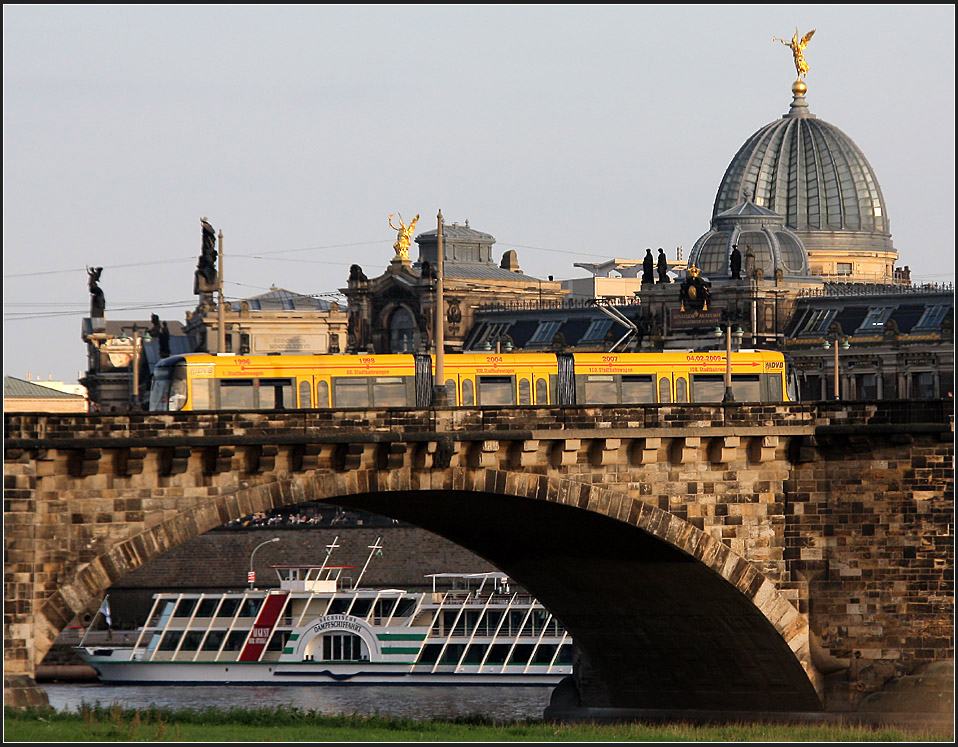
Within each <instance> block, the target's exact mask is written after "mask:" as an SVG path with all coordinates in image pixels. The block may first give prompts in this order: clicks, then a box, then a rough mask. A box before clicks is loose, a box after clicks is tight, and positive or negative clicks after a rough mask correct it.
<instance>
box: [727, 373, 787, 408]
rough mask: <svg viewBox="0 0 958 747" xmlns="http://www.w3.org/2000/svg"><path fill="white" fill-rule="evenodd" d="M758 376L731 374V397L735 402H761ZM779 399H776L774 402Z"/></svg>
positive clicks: (760, 386)
mask: <svg viewBox="0 0 958 747" xmlns="http://www.w3.org/2000/svg"><path fill="white" fill-rule="evenodd" d="M760 379H761V377H760V376H759V375H758V374H732V396H733V397H735V401H736V402H761V401H763V400H765V399H767V398H766V397H762V382H761V380H760ZM779 399H781V397H780V396H779V397H777V398H776V401H777V400H779Z"/></svg>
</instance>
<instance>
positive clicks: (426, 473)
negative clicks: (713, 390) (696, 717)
mask: <svg viewBox="0 0 958 747" xmlns="http://www.w3.org/2000/svg"><path fill="white" fill-rule="evenodd" d="M310 500H320V501H329V502H331V503H336V504H340V505H345V506H351V507H355V508H361V509H365V510H369V511H374V512H376V513H379V514H382V515H385V516H389V517H393V518H396V519H402V520H405V521H409V522H410V523H413V524H416V525H417V526H420V527H422V528H424V529H427V530H429V531H432V532H434V533H436V534H438V535H440V536H443V537H446V538H447V539H450V540H452V541H454V542H456V543H457V544H460V545H462V546H463V547H466V548H467V549H469V550H471V551H473V552H474V553H476V554H477V555H480V556H481V557H484V558H485V559H487V560H488V561H489V562H491V563H492V564H494V565H496V566H497V567H499V568H501V569H502V570H504V571H505V572H507V573H509V574H510V575H512V576H513V577H515V578H516V579H517V580H518V581H519V582H520V583H522V584H523V585H524V586H526V587H527V588H529V589H530V591H532V592H533V593H534V594H535V595H536V596H537V597H538V598H539V599H540V600H541V601H542V602H543V603H544V604H545V605H546V606H547V607H549V609H550V610H551V611H552V612H553V613H554V614H556V616H557V617H559V619H561V620H563V622H564V623H565V624H566V626H567V627H569V629H570V630H571V632H572V634H573V636H574V638H575V639H576V641H577V642H578V643H579V645H580V646H581V648H582V649H583V651H584V652H585V658H583V659H581V660H580V661H579V663H578V666H577V677H578V678H580V680H581V679H583V678H586V679H588V680H589V683H588V685H589V686H588V688H586V689H587V691H588V693H589V695H588V698H590V700H589V701H588V702H585V701H583V702H582V705H585V706H594V707H617V706H623V707H631V708H634V707H636V704H641V705H640V707H648V708H663V707H685V708H717V709H735V710H748V709H764V710H809V709H817V708H820V707H821V694H822V691H823V682H822V680H821V676H820V675H819V673H818V671H817V670H816V668H815V666H814V664H813V663H812V658H811V652H810V641H809V628H808V621H807V620H806V618H805V617H804V616H803V615H802V614H800V613H799V611H798V610H796V609H795V607H794V606H793V605H792V604H791V603H790V602H789V601H788V599H787V598H786V597H785V596H784V595H783V594H782V593H781V591H780V590H779V589H778V588H777V587H776V585H775V583H774V582H773V581H771V580H770V579H769V578H767V577H765V576H764V575H763V574H762V573H761V572H760V571H759V570H758V569H757V568H756V567H755V566H754V565H753V564H751V563H749V562H748V561H747V560H745V559H744V558H742V557H741V556H739V555H737V554H736V553H735V552H733V551H732V550H731V549H730V548H729V547H728V546H727V545H726V544H724V543H723V542H722V541H721V540H719V539H717V538H715V537H713V536H712V535H710V534H708V533H706V532H704V531H702V530H699V529H698V528H696V527H695V526H693V525H692V524H690V523H689V522H687V521H685V520H684V519H682V518H681V517H679V516H676V515H674V514H671V513H669V512H667V511H665V510H663V509H660V508H657V507H655V506H652V505H649V504H647V503H644V502H642V501H641V500H638V499H634V498H632V497H630V496H628V495H627V494H625V493H624V492H621V491H617V490H615V489H609V488H605V487H601V486H597V485H592V484H588V483H584V482H579V481H576V480H573V479H568V478H565V477H561V476H555V475H541V474H534V473H525V472H510V471H504V470H498V469H483V468H478V469H476V468H464V467H446V468H438V469H432V470H420V469H415V468H412V467H402V468H398V469H393V470H381V469H376V468H373V467H358V468H354V469H350V470H349V471H342V472H337V471H334V470H312V471H305V472H302V473H285V474H281V475H279V476H277V475H276V474H275V473H271V474H266V475H242V476H237V477H236V478H235V479H234V482H233V484H232V485H229V484H223V485H221V486H220V490H219V491H218V492H217V494H216V495H213V496H211V497H204V498H203V499H202V501H201V502H199V503H197V504H196V505H195V506H194V507H193V508H191V509H188V510H184V511H182V512H179V513H177V514H176V515H175V516H172V517H170V518H168V519H165V520H163V521H160V522H159V523H157V524H155V525H153V526H151V527H150V528H148V529H146V530H145V531H143V532H141V533H139V534H138V535H136V536H133V537H130V538H128V539H126V540H124V541H121V542H118V543H117V544H115V545H114V546H112V547H109V548H104V551H103V552H102V553H101V554H99V555H98V557H96V558H95V559H94V560H93V561H92V562H90V563H88V564H86V565H84V566H83V567H82V568H81V569H80V570H79V571H78V572H77V573H76V574H75V576H74V577H73V578H72V579H69V580H68V581H67V583H65V584H63V585H62V586H61V587H60V588H59V589H58V590H57V591H55V592H54V593H53V594H52V595H51V597H50V598H49V599H48V600H47V602H46V603H45V604H44V605H43V606H42V607H41V609H40V614H39V615H38V616H37V625H38V626H40V625H46V626H48V630H47V631H46V635H40V636H38V640H42V639H46V640H48V641H50V642H51V643H52V641H53V640H55V638H56V635H57V634H58V633H59V631H60V630H62V629H63V628H64V627H65V626H66V625H67V624H69V622H70V620H72V619H73V617H74V616H75V615H77V614H81V613H82V612H83V611H85V610H87V609H90V608H91V607H93V606H95V604H96V603H97V602H98V600H99V598H100V597H101V596H102V594H103V593H104V592H105V591H106V589H108V588H109V586H110V585H111V584H112V583H114V582H115V581H116V580H118V579H119V578H121V577H122V576H124V575H126V574H127V573H129V572H131V571H133V570H136V568H138V567H140V566H142V565H143V564H144V563H145V562H147V561H149V560H150V559H152V558H154V557H156V556H158V555H160V554H162V553H163V552H165V551H167V550H169V549H171V548H172V547H174V546H176V545H179V544H181V543H183V542H185V541H186V540H188V539H191V538H193V537H195V536H198V535H200V534H203V533H205V532H206V531H209V530H211V529H213V528H215V527H217V526H221V525H223V524H225V523H228V522H229V521H231V520H233V519H237V518H241V517H243V516H248V515H250V514H252V513H255V512H256V511H266V510H269V509H273V508H280V507H283V506H293V505H298V504H300V503H303V502H305V501H310ZM37 653H38V655H39V657H41V658H42V656H43V654H44V653H45V651H38V652H37Z"/></svg>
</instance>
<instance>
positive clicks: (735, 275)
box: [729, 244, 742, 280]
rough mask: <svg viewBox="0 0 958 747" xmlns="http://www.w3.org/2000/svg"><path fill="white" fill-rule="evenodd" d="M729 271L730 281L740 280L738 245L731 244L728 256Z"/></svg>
mask: <svg viewBox="0 0 958 747" xmlns="http://www.w3.org/2000/svg"><path fill="white" fill-rule="evenodd" d="M729 269H730V270H731V273H732V280H740V279H741V278H742V253H741V252H740V251H739V250H738V244H732V253H731V254H730V255H729Z"/></svg>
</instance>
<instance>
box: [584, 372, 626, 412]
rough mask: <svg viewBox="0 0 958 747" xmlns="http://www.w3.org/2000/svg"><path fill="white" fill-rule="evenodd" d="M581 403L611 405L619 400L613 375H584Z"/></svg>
mask: <svg viewBox="0 0 958 747" xmlns="http://www.w3.org/2000/svg"><path fill="white" fill-rule="evenodd" d="M583 379H584V381H583V387H582V388H583V395H584V401H583V404H586V405H611V404H615V403H617V402H618V401H619V393H618V387H617V386H616V383H615V377H613V376H584V377H583Z"/></svg>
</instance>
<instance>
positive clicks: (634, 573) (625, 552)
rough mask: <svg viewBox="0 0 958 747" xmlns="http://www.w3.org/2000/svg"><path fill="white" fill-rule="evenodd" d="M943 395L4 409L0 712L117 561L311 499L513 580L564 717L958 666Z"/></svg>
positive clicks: (796, 701)
mask: <svg viewBox="0 0 958 747" xmlns="http://www.w3.org/2000/svg"><path fill="white" fill-rule="evenodd" d="M951 404H952V403H951V402H879V403H839V402H819V403H790V404H782V405H763V406H757V405H737V404H731V403H730V404H719V405H657V406H646V407H617V406H604V407H543V408H538V407H523V408H475V409H465V408H464V409H440V408H432V409H422V410H398V409H397V410H367V411H341V412H332V411H289V412H279V413H277V412H220V413H177V414H154V413H149V414H148V413H124V414H90V415H47V414H20V413H17V414H7V415H5V423H4V425H5V431H4V438H5V440H4V552H5V555H4V558H5V559H4V600H5V611H4V648H5V656H4V694H5V697H6V702H7V703H8V704H19V705H25V704H29V703H40V702H43V701H44V699H45V693H43V691H42V690H40V689H39V688H37V686H36V684H35V682H34V680H33V675H34V672H35V668H36V665H37V664H38V663H39V662H40V661H41V660H42V659H43V657H44V655H45V654H46V652H47V651H48V650H49V648H50V647H51V645H52V644H53V643H54V641H55V640H56V638H57V635H58V634H59V632H60V631H61V630H63V629H64V628H65V627H67V626H68V625H70V624H71V622H72V621H74V620H75V618H76V617H77V616H80V615H82V614H84V613H87V612H89V611H91V610H94V609H95V608H96V607H97V605H98V604H99V603H100V600H101V599H102V597H103V594H104V593H105V592H106V590H107V589H109V587H110V586H111V584H113V583H114V582H116V581H117V580H118V579H120V578H121V577H123V576H124V575H125V574H127V573H130V572H131V571H133V570H135V569H137V568H139V567H141V566H142V565H144V564H145V563H148V562H149V561H150V560H151V559H152V558H155V557H157V556H158V555H160V554H161V553H163V552H165V551H167V550H169V549H171V548H173V547H174V546H176V545H179V544H181V543H183V542H185V541H186V540H188V539H191V538H193V537H195V536H197V535H199V534H202V533H204V532H206V531H208V530H210V529H213V528H214V527H217V526H221V525H223V524H225V523H227V522H229V521H231V520H233V519H237V518H240V517H243V516H248V515H250V514H253V513H254V512H257V511H268V510H270V509H274V508H278V507H281V506H292V505H296V504H299V503H302V502H304V501H309V500H328V501H330V502H331V503H335V504H338V505H343V506H350V507H355V508H361V509H365V510H369V511H373V512H376V513H379V514H383V515H385V516H389V517H393V518H396V519H400V520H404V521H408V522H411V523H413V524H416V525H418V526H420V527H423V528H424V529H427V530H430V531H432V532H434V533H436V534H439V535H441V536H443V537H446V538H448V539H450V540H452V541H454V542H456V543H458V544H460V545H461V546H463V547H465V548H467V549H469V550H471V551H472V552H474V553H476V554H477V555H480V556H482V557H484V558H486V559H487V560H489V561H490V562H491V563H492V564H494V565H495V566H497V567H499V568H500V569H502V570H503V571H505V572H507V573H509V574H510V575H512V576H513V577H514V578H515V579H516V580H517V581H519V582H520V583H521V584H523V585H524V586H526V587H527V588H528V589H529V590H530V591H532V592H533V593H534V594H535V595H536V596H537V597H538V598H539V599H540V600H541V601H542V602H543V603H544V604H545V605H546V606H547V607H548V608H549V609H550V610H551V611H552V612H553V613H554V614H556V615H557V616H558V617H559V619H561V620H562V621H563V622H564V623H565V625H566V626H567V627H568V628H569V629H570V631H571V632H572V634H573V636H574V638H575V640H576V642H577V644H578V648H579V651H578V653H577V657H576V661H575V675H574V678H573V679H574V682H566V683H563V685H562V686H560V688H558V689H557V691H556V694H555V695H554V696H553V697H554V702H558V703H560V704H561V705H563V706H564V707H568V708H572V709H574V708H580V709H602V708H612V709H614V708H627V709H644V708H650V709H658V708H669V709H711V710H727V711H731V710H736V711H739V710H755V709H758V710H764V711H779V712H781V711H808V710H824V711H842V710H849V709H854V708H856V707H859V706H861V705H862V704H863V703H864V702H865V701H866V700H867V699H868V698H869V697H873V696H874V694H876V693H880V691H882V689H883V688H885V687H886V686H888V685H889V684H890V683H894V682H895V681H897V680H898V678H901V677H904V676H906V675H910V674H912V673H914V672H915V671H920V670H921V668H922V667H927V666H928V665H934V664H938V665H939V666H941V665H942V663H947V662H951V661H953V659H954V640H953V618H952V614H953V604H954V592H953V579H954V573H953V571H954V563H953V550H954V523H953V521H954V484H953V472H952V470H953V461H954V417H953V410H952V407H951ZM210 562H216V559H215V558H210Z"/></svg>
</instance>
